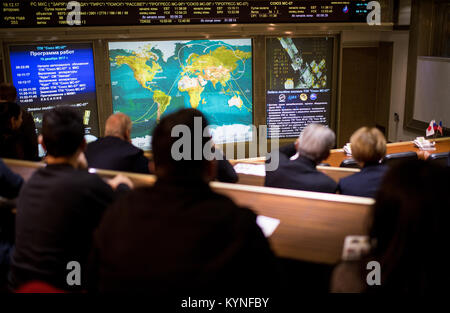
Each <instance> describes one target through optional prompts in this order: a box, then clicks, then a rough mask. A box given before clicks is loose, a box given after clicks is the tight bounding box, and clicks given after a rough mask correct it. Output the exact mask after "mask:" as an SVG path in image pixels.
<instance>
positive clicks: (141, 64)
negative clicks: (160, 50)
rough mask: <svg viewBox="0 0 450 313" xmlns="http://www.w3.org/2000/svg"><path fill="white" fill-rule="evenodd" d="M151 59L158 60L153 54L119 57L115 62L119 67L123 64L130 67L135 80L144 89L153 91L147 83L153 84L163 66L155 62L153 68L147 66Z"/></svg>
mask: <svg viewBox="0 0 450 313" xmlns="http://www.w3.org/2000/svg"><path fill="white" fill-rule="evenodd" d="M150 59H155V60H157V56H156V55H154V54H153V53H146V54H145V55H130V56H123V55H119V56H117V57H116V59H115V61H116V63H117V65H118V66H120V65H122V64H126V65H128V66H129V67H130V68H131V69H132V70H133V73H134V78H135V79H136V80H137V81H138V82H139V84H140V85H141V86H142V87H144V88H146V89H148V90H150V91H153V90H152V89H151V88H150V87H148V86H147V82H151V81H152V80H153V78H154V77H155V75H156V74H157V73H158V71H160V70H161V66H160V65H159V64H158V63H156V62H155V61H154V60H152V66H149V65H147V64H146V62H147V60H150Z"/></svg>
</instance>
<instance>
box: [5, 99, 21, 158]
mask: <svg viewBox="0 0 450 313" xmlns="http://www.w3.org/2000/svg"><path fill="white" fill-rule="evenodd" d="M21 125H22V111H21V110H20V107H19V105H17V104H16V103H14V102H2V103H0V157H2V158H9V159H16V158H18V156H19V155H20V154H22V153H21V150H22V149H21V146H20V142H19V139H18V138H19V132H18V129H19V128H20V126H21Z"/></svg>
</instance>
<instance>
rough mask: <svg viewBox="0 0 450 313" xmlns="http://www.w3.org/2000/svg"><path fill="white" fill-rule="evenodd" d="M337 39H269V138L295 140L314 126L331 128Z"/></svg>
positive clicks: (267, 74) (267, 45)
mask: <svg viewBox="0 0 450 313" xmlns="http://www.w3.org/2000/svg"><path fill="white" fill-rule="evenodd" d="M332 60H333V38H332V37H324V38H314V37H311V38H290V37H279V38H267V39H266V123H267V128H268V137H269V138H275V137H277V138H292V137H297V136H298V135H299V134H300V132H301V131H302V130H303V128H305V126H307V125H308V124H310V123H319V124H323V125H329V123H330V108H331V70H332Z"/></svg>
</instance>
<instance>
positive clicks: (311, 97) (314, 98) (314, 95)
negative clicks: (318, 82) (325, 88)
mask: <svg viewBox="0 0 450 313" xmlns="http://www.w3.org/2000/svg"><path fill="white" fill-rule="evenodd" d="M309 98H310V99H311V100H313V101H314V100H316V99H317V94H316V93H312V94H311V95H310V96H309Z"/></svg>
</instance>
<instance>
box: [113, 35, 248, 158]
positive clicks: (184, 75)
mask: <svg viewBox="0 0 450 313" xmlns="http://www.w3.org/2000/svg"><path fill="white" fill-rule="evenodd" d="M109 61H110V72H111V90H112V102H113V111H114V112H123V113H125V114H127V115H129V116H130V117H131V120H132V122H133V129H132V142H133V144H135V145H136V146H138V147H140V148H142V149H144V150H149V149H150V148H151V147H150V142H151V134H152V132H153V129H154V128H155V126H156V124H157V122H158V121H159V120H160V118H161V117H162V116H164V115H165V114H169V113H171V112H175V111H177V110H179V109H180V108H196V109H198V110H200V111H202V112H203V114H205V116H206V117H207V119H208V122H209V123H210V124H211V135H212V137H213V140H214V142H215V143H217V144H222V143H226V142H234V141H247V140H251V139H252V133H251V124H252V122H253V118H252V117H253V115H252V111H253V109H252V103H253V102H252V41H251V39H226V40H225V39H224V40H220V39H215V40H191V41H145V42H110V43H109Z"/></svg>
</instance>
